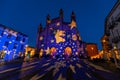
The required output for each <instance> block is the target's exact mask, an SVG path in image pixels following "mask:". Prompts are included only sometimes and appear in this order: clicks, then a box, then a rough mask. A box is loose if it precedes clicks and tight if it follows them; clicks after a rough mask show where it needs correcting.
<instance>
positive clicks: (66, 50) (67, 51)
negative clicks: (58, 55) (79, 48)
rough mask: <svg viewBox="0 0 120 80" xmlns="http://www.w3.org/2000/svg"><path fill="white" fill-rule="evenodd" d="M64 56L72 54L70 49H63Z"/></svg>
mask: <svg viewBox="0 0 120 80" xmlns="http://www.w3.org/2000/svg"><path fill="white" fill-rule="evenodd" d="M65 54H67V55H71V54H72V49H71V48H70V47H66V48H65Z"/></svg>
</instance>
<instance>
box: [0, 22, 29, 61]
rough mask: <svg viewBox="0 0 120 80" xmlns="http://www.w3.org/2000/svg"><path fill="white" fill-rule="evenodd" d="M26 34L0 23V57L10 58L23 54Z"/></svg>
mask: <svg viewBox="0 0 120 80" xmlns="http://www.w3.org/2000/svg"><path fill="white" fill-rule="evenodd" d="M27 42H28V36H27V35H25V34H23V33H21V32H17V31H15V30H13V29H11V28H8V27H6V26H4V25H2V24H0V59H3V60H12V59H16V58H18V57H21V56H23V55H24V51H25V45H26V44H27Z"/></svg>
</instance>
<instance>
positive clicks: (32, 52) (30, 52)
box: [25, 46, 35, 57]
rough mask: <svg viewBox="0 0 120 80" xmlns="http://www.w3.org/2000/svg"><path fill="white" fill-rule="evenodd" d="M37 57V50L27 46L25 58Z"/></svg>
mask: <svg viewBox="0 0 120 80" xmlns="http://www.w3.org/2000/svg"><path fill="white" fill-rule="evenodd" d="M34 55H35V48H34V47H31V46H26V49H25V57H27V56H28V57H34Z"/></svg>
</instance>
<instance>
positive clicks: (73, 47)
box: [36, 9, 85, 57]
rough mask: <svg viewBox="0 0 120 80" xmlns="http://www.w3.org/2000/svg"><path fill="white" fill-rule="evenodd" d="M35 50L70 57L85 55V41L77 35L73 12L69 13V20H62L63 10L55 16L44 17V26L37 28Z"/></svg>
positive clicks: (41, 54) (43, 53) (42, 54)
mask: <svg viewBox="0 0 120 80" xmlns="http://www.w3.org/2000/svg"><path fill="white" fill-rule="evenodd" d="M36 47H37V51H38V53H39V55H40V56H41V57H42V56H45V55H52V56H53V57H55V56H59V57H63V56H65V57H71V56H79V55H81V54H82V55H85V43H83V42H82V40H81V37H80V35H79V32H78V29H77V25H76V18H75V14H74V12H72V15H71V22H64V21H63V11H62V9H61V10H60V15H59V17H57V18H54V19H52V20H51V19H50V16H49V15H48V16H47V18H46V27H45V28H44V29H43V28H42V25H40V27H39V28H38V34H37V45H36Z"/></svg>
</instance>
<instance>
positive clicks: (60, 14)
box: [59, 9, 63, 19]
mask: <svg viewBox="0 0 120 80" xmlns="http://www.w3.org/2000/svg"><path fill="white" fill-rule="evenodd" d="M59 16H60V18H61V19H63V10H62V9H60V12H59Z"/></svg>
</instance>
